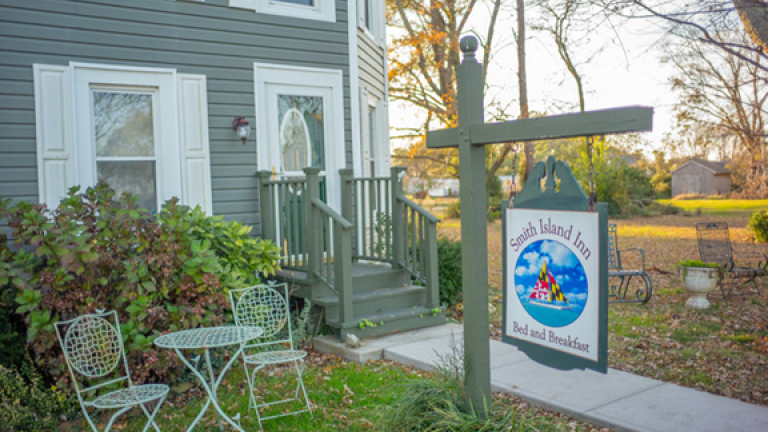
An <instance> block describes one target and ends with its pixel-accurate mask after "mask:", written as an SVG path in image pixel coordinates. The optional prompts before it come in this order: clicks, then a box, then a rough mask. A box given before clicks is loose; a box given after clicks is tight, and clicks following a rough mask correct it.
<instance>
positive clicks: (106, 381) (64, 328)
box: [55, 311, 170, 432]
mask: <svg viewBox="0 0 768 432" xmlns="http://www.w3.org/2000/svg"><path fill="white" fill-rule="evenodd" d="M55 328H56V334H57V336H58V337H59V343H60V344H61V349H62V351H63V352H64V359H65V360H66V361H67V366H68V367H69V373H70V375H71V376H72V384H73V385H74V387H75V392H76V393H77V400H78V401H79V402H80V408H81V409H82V411H83V414H84V415H85V419H86V421H87V422H88V424H89V425H90V426H91V429H93V430H94V432H99V430H98V428H97V427H96V422H95V421H94V419H93V415H94V414H95V412H89V411H94V409H95V410H105V409H107V410H117V411H116V412H115V413H114V414H112V417H111V418H110V419H109V423H108V424H107V426H106V428H105V429H104V431H105V432H108V431H109V430H110V429H112V425H113V424H114V423H115V420H116V419H117V417H118V416H120V415H121V414H123V413H125V412H126V411H128V410H129V409H131V408H132V407H138V408H139V409H141V411H142V412H143V413H144V416H145V417H146V418H147V422H146V424H145V425H144V432H146V431H147V430H148V429H149V428H150V427H151V428H153V429H154V430H155V431H156V432H160V428H159V427H158V426H157V423H155V416H156V415H157V412H158V411H159V410H160V407H161V406H162V405H163V402H165V398H166V396H167V395H168V391H169V390H170V389H169V388H168V386H167V385H164V384H144V385H140V386H137V385H134V384H133V381H132V380H131V372H130V370H128V359H127V358H126V356H125V348H124V347H123V338H122V336H121V335H120V320H119V319H118V318H117V312H115V311H111V312H103V311H96V313H92V314H86V315H82V316H79V317H77V318H75V319H71V320H69V321H60V322H58V323H56V324H55ZM121 385H122V386H125V388H122V389H120V390H112V391H109V390H108V389H110V388H114V387H115V386H121ZM147 403H154V409H152V411H151V412H150V410H149V409H150V408H152V407H151V406H149V407H147V406H145V404H147Z"/></svg>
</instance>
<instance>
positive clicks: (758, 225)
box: [747, 210, 768, 243]
mask: <svg viewBox="0 0 768 432" xmlns="http://www.w3.org/2000/svg"><path fill="white" fill-rule="evenodd" d="M747 229H749V230H750V231H752V234H754V236H755V243H768V210H755V212H754V213H752V216H750V217H749V222H747Z"/></svg>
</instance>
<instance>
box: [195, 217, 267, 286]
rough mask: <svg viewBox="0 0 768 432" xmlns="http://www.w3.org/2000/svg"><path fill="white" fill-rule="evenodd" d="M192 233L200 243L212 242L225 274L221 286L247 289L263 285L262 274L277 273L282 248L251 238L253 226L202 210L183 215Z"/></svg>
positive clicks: (221, 274)
mask: <svg viewBox="0 0 768 432" xmlns="http://www.w3.org/2000/svg"><path fill="white" fill-rule="evenodd" d="M183 219H184V221H185V222H186V223H188V224H189V227H190V230H189V234H190V235H191V236H192V237H193V238H194V239H196V240H198V241H200V242H206V241H207V242H210V244H211V248H212V249H213V251H214V253H215V254H216V257H217V258H218V261H219V264H220V265H221V271H220V272H219V273H218V276H219V280H220V285H221V286H222V287H224V288H226V289H236V288H244V287H247V286H250V285H254V284H257V283H259V277H258V276H259V275H260V274H264V275H269V274H274V272H275V270H276V269H277V268H278V259H279V258H280V248H279V247H277V245H275V244H274V243H272V242H271V241H268V240H261V239H256V238H253V237H250V233H251V230H252V229H253V227H250V226H245V225H243V224H241V223H240V222H237V221H225V220H223V219H224V218H223V216H208V215H206V214H205V212H203V210H202V209H201V208H200V207H196V208H194V209H191V210H189V211H188V212H186V213H183Z"/></svg>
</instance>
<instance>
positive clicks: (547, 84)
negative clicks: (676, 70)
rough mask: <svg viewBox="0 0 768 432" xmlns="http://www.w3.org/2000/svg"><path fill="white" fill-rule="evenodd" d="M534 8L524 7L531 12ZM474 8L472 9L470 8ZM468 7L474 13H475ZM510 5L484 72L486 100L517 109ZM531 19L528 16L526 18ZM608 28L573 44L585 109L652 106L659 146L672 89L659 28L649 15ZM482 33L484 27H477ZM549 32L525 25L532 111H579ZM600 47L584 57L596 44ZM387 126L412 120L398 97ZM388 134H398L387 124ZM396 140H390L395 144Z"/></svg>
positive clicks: (669, 118) (668, 124) (477, 19)
mask: <svg viewBox="0 0 768 432" xmlns="http://www.w3.org/2000/svg"><path fill="white" fill-rule="evenodd" d="M533 12H534V11H531V12H528V11H527V12H526V13H527V17H531V14H532V13H533ZM474 13H477V11H476V12H474ZM474 13H473V14H474ZM473 18H474V19H473V20H472V21H471V22H470V24H472V25H473V26H474V27H475V28H479V29H480V28H482V27H483V25H485V26H486V27H487V19H486V18H484V17H483V16H481V15H477V16H474V15H473ZM515 19H516V17H515V15H514V13H513V11H506V12H504V13H502V14H501V15H500V21H499V23H498V25H497V27H496V29H497V31H496V36H495V39H494V45H495V46H496V47H498V48H501V50H500V51H498V52H497V54H496V59H495V60H494V61H492V62H491V69H489V72H488V84H489V85H490V88H489V90H488V91H487V93H486V99H485V103H486V105H487V104H489V103H490V101H491V100H492V99H493V98H494V97H495V98H496V99H497V100H498V101H500V102H502V103H506V104H509V103H511V104H512V105H511V106H510V110H509V112H510V113H511V114H513V115H517V114H518V113H519V110H518V102H517V96H518V88H517V54H516V46H515V44H514V40H513V36H512V30H511V29H512V28H516V26H517V24H516V22H515ZM529 22H530V20H529ZM618 31H619V32H620V33H612V32H610V31H608V30H606V29H602V30H600V31H599V32H596V34H595V35H594V36H593V37H592V41H591V43H590V44H589V45H586V46H583V47H575V48H574V49H573V50H572V57H574V58H575V59H576V61H577V70H578V71H579V73H580V75H581V76H582V78H583V84H584V89H585V100H586V109H587V110H588V111H591V110H598V109H606V108H611V107H621V106H630V105H642V106H650V107H653V108H654V118H653V132H649V133H647V134H646V137H647V139H648V141H649V148H647V149H644V150H645V153H646V154H648V155H650V153H651V150H653V149H657V148H662V147H663V145H662V138H663V137H664V135H665V134H666V133H668V132H669V131H670V130H671V129H672V128H673V126H674V119H673V107H674V103H675V95H674V93H672V91H671V90H670V85H669V83H668V79H669V76H670V74H671V67H670V66H668V65H664V64H662V62H661V54H662V52H661V50H660V48H659V47H658V46H654V43H655V42H657V41H658V40H659V38H660V37H661V36H662V34H663V33H662V32H661V30H660V29H659V28H658V27H657V26H655V25H654V24H653V23H651V22H648V21H634V22H630V23H629V24H627V25H625V26H623V27H622V28H621V29H619V30H618ZM479 33H480V34H484V33H485V31H479ZM550 39H551V36H548V35H546V34H544V33H543V32H540V31H532V30H530V29H528V30H527V43H526V50H527V60H526V62H527V77H528V98H529V105H530V109H531V110H532V111H537V112H546V113H548V114H563V113H568V112H577V111H578V95H577V92H576V85H575V82H574V80H573V78H572V77H571V76H570V75H569V74H568V72H567V70H566V69H565V65H564V63H563V62H562V60H561V59H560V58H559V56H558V53H557V51H556V48H555V46H554V43H553V42H551V40H550ZM595 47H602V50H601V51H600V52H599V53H598V54H596V55H594V57H593V58H592V59H591V60H589V61H588V62H586V61H585V60H586V59H588V58H589V57H590V56H591V55H592V54H591V53H592V52H593V51H594V50H595ZM390 106H391V109H390V127H392V128H395V127H400V126H409V125H410V126H416V125H417V124H418V123H417V124H416V125H414V123H415V121H416V120H415V119H416V118H417V116H415V115H414V112H413V111H412V110H410V109H406V108H404V107H403V106H402V105H399V104H398V103H392V104H390ZM391 135H392V136H395V135H397V132H396V131H394V130H392V131H391ZM396 141H397V140H395V142H394V143H393V144H395V145H397V143H396Z"/></svg>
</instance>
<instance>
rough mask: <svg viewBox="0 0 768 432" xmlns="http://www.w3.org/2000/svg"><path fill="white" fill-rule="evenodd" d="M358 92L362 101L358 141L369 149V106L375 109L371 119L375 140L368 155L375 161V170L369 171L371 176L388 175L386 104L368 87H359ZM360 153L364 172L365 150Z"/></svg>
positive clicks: (364, 147)
mask: <svg viewBox="0 0 768 432" xmlns="http://www.w3.org/2000/svg"><path fill="white" fill-rule="evenodd" d="M360 94H361V95H362V97H363V99H364V101H363V102H362V103H361V104H360V105H361V106H360V108H361V110H362V112H361V115H360V118H361V119H362V125H361V128H360V133H361V137H360V142H361V143H362V148H363V149H368V151H371V142H370V136H369V131H370V124H369V121H370V120H369V117H368V112H369V110H370V109H371V108H374V109H375V110H376V114H375V117H374V119H373V121H374V122H375V125H374V127H375V129H374V132H375V134H376V137H375V139H376V142H375V143H374V144H375V145H374V146H373V154H372V155H370V157H371V158H373V159H374V161H375V166H376V172H375V173H371V175H372V176H375V177H378V176H386V175H389V165H390V161H389V145H388V144H389V142H388V141H389V135H388V133H387V129H388V128H387V117H386V110H387V104H386V103H385V102H384V101H382V100H381V99H379V98H378V97H377V96H376V95H374V94H373V92H371V91H370V90H369V89H367V88H365V87H364V88H362V89H360ZM361 153H363V154H361V155H360V165H361V167H360V168H361V173H363V172H365V168H364V167H363V164H365V163H367V162H366V160H365V155H364V153H365V150H363V151H361Z"/></svg>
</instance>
